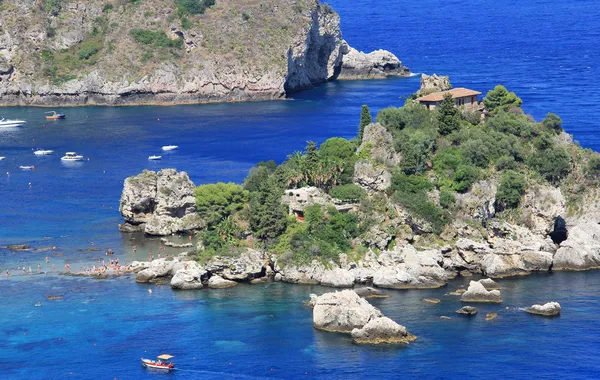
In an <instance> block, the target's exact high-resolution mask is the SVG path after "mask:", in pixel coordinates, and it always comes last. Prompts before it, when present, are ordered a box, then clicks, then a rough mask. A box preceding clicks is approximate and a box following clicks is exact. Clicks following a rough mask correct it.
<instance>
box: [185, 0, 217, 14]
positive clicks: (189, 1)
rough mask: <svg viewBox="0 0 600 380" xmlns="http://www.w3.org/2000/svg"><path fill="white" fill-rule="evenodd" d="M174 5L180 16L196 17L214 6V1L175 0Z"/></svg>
mask: <svg viewBox="0 0 600 380" xmlns="http://www.w3.org/2000/svg"><path fill="white" fill-rule="evenodd" d="M175 3H176V4H177V9H178V10H179V13H180V14H191V15H197V14H202V13H204V11H205V10H206V9H207V8H209V7H212V6H213V5H215V0H176V1H175Z"/></svg>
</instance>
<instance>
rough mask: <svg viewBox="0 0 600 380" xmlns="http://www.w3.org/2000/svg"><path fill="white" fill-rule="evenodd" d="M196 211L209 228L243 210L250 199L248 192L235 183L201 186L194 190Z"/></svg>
mask: <svg viewBox="0 0 600 380" xmlns="http://www.w3.org/2000/svg"><path fill="white" fill-rule="evenodd" d="M194 196H195V197H196V209H197V211H198V214H199V215H200V217H202V218H203V219H204V220H205V221H206V223H207V224H208V226H209V227H214V226H216V225H217V224H219V223H220V222H221V221H222V220H224V219H226V218H227V217H228V216H230V215H232V214H233V213H234V212H236V211H238V210H241V209H242V208H243V207H244V205H245V204H246V201H247V199H248V192H247V191H245V190H244V189H243V188H242V187H241V186H240V185H236V184H235V183H223V182H219V183H216V184H209V185H201V186H198V187H197V188H196V190H194Z"/></svg>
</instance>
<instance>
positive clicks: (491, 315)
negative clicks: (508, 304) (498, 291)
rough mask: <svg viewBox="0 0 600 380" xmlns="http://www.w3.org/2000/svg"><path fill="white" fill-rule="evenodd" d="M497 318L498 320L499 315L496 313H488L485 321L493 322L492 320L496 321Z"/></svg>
mask: <svg viewBox="0 0 600 380" xmlns="http://www.w3.org/2000/svg"><path fill="white" fill-rule="evenodd" d="M496 318H498V314H496V313H487V314H486V315H485V320H486V321H491V320H493V319H496Z"/></svg>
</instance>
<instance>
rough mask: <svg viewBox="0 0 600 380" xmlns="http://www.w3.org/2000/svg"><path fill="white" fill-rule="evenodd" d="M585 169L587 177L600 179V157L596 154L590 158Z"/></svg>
mask: <svg viewBox="0 0 600 380" xmlns="http://www.w3.org/2000/svg"><path fill="white" fill-rule="evenodd" d="M585 169H586V170H585V174H586V176H588V177H590V178H596V179H598V178H600V155H598V154H594V155H593V156H592V157H590V159H589V161H588V163H587V166H586V168H585Z"/></svg>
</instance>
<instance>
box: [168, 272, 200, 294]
mask: <svg viewBox="0 0 600 380" xmlns="http://www.w3.org/2000/svg"><path fill="white" fill-rule="evenodd" d="M205 273H206V272H204V271H202V270H198V269H179V270H178V271H177V272H175V275H174V276H173V278H172V279H171V288H173V289H181V290H195V289H202V288H203V287H204V285H203V284H202V276H203V275H204V274H205Z"/></svg>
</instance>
